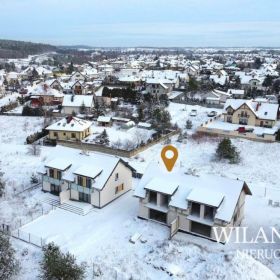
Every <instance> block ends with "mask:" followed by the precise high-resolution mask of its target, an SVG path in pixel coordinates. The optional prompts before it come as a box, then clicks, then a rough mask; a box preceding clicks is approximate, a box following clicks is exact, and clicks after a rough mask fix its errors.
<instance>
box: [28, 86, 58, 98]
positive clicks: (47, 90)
mask: <svg viewBox="0 0 280 280" xmlns="http://www.w3.org/2000/svg"><path fill="white" fill-rule="evenodd" d="M28 90H29V92H30V95H33V96H54V97H63V96H64V94H63V93H61V92H59V91H58V90H56V89H53V88H51V87H50V86H49V85H47V84H46V83H41V84H39V85H37V86H35V87H31V88H29V89H28Z"/></svg>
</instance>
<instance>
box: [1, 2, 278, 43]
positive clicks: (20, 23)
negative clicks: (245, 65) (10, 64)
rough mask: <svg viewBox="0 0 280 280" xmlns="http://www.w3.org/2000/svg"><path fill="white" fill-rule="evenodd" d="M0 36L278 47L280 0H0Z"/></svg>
mask: <svg viewBox="0 0 280 280" xmlns="http://www.w3.org/2000/svg"><path fill="white" fill-rule="evenodd" d="M0 11H1V16H0V38H1V39H15V40H25V41H33V42H44V43H50V44H54V45H89V46H95V47H135V46H151V47H210V46H220V47H254V46H264V47H280V16H279V11H280V1H279V0H265V1H264V0H168V1H167V0H0Z"/></svg>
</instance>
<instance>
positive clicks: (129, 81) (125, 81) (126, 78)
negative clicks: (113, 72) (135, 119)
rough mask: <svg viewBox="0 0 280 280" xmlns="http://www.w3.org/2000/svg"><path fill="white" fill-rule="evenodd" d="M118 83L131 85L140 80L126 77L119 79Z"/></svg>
mask: <svg viewBox="0 0 280 280" xmlns="http://www.w3.org/2000/svg"><path fill="white" fill-rule="evenodd" d="M119 81H120V82H124V83H133V82H139V81H140V78H139V77H135V76H126V77H119Z"/></svg>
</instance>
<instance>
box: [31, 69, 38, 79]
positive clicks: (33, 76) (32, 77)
mask: <svg viewBox="0 0 280 280" xmlns="http://www.w3.org/2000/svg"><path fill="white" fill-rule="evenodd" d="M38 78H39V73H38V72H37V70H36V69H35V68H33V70H32V73H31V80H32V81H34V80H36V79H38Z"/></svg>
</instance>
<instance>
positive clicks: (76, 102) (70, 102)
mask: <svg viewBox="0 0 280 280" xmlns="http://www.w3.org/2000/svg"><path fill="white" fill-rule="evenodd" d="M82 104H84V105H85V107H88V108H90V107H92V104H93V96H92V95H69V94H68V95H65V96H64V98H63V102H62V106H63V107H80V106H81V105H82Z"/></svg>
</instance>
